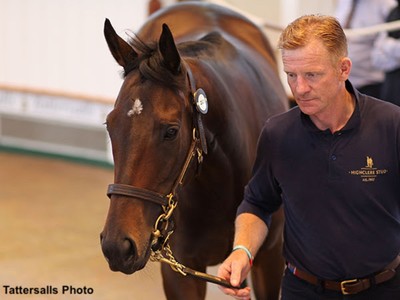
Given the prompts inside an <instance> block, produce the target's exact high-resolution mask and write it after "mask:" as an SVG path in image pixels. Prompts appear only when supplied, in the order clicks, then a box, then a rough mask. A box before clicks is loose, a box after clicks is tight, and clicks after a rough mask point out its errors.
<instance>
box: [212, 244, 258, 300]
mask: <svg viewBox="0 0 400 300" xmlns="http://www.w3.org/2000/svg"><path fill="white" fill-rule="evenodd" d="M250 268H251V266H250V262H249V258H248V257H247V254H246V253H245V252H244V251H234V252H232V253H231V254H230V255H229V257H228V258H227V259H226V260H225V261H224V262H223V263H222V265H221V266H220V267H219V269H218V276H219V277H222V278H224V279H226V280H228V281H229V282H230V283H231V285H232V286H235V287H239V286H240V285H241V283H242V282H243V281H244V280H245V279H246V277H247V275H248V273H249V271H250ZM219 288H220V289H221V291H222V292H223V293H225V294H226V295H229V296H233V297H234V298H236V299H240V300H249V299H250V287H245V288H241V289H232V288H227V287H223V286H219Z"/></svg>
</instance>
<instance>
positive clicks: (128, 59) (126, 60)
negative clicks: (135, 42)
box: [104, 19, 138, 74]
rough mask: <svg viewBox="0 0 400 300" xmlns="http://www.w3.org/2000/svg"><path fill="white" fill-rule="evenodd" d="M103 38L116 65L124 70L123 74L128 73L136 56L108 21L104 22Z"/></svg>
mask: <svg viewBox="0 0 400 300" xmlns="http://www.w3.org/2000/svg"><path fill="white" fill-rule="evenodd" d="M104 36H105V38H106V41H107V44H108V48H109V49H110V51H111V54H112V55H113V56H114V58H115V60H116V61H117V62H118V64H119V65H120V66H122V67H123V68H124V70H125V74H127V73H128V72H129V71H130V68H129V66H130V65H131V64H132V63H133V61H134V60H135V59H136V58H137V56H138V55H137V53H136V52H135V50H133V48H132V47H131V46H130V45H129V44H128V43H127V42H125V41H124V40H123V39H122V38H121V37H120V36H118V34H117V33H116V32H115V30H114V28H113V27H112V25H111V22H110V20H108V19H106V20H105V22H104Z"/></svg>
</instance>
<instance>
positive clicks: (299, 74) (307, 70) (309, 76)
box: [282, 40, 351, 116]
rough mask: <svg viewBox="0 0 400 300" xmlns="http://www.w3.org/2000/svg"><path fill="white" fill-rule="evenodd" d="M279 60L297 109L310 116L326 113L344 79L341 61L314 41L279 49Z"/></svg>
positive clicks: (344, 74) (335, 101)
mask: <svg viewBox="0 0 400 300" xmlns="http://www.w3.org/2000/svg"><path fill="white" fill-rule="evenodd" d="M346 59H347V58H346ZM282 60H283V67H284V71H285V73H286V74H287V81H288V84H289V86H290V89H291V91H292V93H293V96H294V98H295V100H296V103H297V104H298V106H299V108H300V109H301V111H302V112H303V113H305V114H307V115H310V116H313V115H315V116H319V115H321V114H323V113H324V112H326V113H329V111H330V108H332V107H334V105H335V103H337V100H338V96H340V95H341V94H340V93H339V91H340V90H341V89H342V88H343V85H344V82H345V80H346V79H347V75H348V72H343V60H342V61H338V62H336V63H335V62H333V59H332V55H331V54H330V53H329V52H328V51H327V50H326V48H325V47H324V45H323V44H322V43H321V42H320V41H317V40H314V41H311V42H310V43H308V44H307V45H306V46H304V47H302V48H298V49H294V50H286V49H284V50H282ZM350 66H351V63H350ZM350 66H349V67H350Z"/></svg>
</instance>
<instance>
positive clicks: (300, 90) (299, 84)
mask: <svg viewBox="0 0 400 300" xmlns="http://www.w3.org/2000/svg"><path fill="white" fill-rule="evenodd" d="M295 89H296V93H297V94H305V93H307V92H309V91H310V89H311V88H310V85H309V84H308V82H307V80H306V79H304V78H303V77H302V76H298V77H297V80H296V85H295Z"/></svg>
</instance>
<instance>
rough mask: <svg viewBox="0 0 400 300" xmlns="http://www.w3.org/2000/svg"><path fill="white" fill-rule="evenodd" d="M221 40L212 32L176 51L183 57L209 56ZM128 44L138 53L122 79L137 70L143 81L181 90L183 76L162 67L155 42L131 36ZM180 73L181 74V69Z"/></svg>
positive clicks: (184, 43) (183, 83)
mask: <svg viewBox="0 0 400 300" xmlns="http://www.w3.org/2000/svg"><path fill="white" fill-rule="evenodd" d="M222 41H223V38H222V36H221V34H220V33H217V32H212V33H209V34H207V35H206V36H204V37H203V38H201V39H200V40H197V41H190V42H183V43H180V44H178V45H177V47H178V51H179V53H180V55H181V59H183V57H182V56H185V57H193V56H195V57H197V58H199V57H201V56H211V55H212V53H213V51H215V47H216V46H218V45H220V44H221V43H222ZM128 42H129V44H130V45H131V47H133V49H135V51H137V53H138V58H137V59H136V60H135V62H133V63H132V64H131V65H130V66H129V68H127V69H126V70H125V73H124V77H126V76H127V75H128V74H129V73H130V72H131V71H133V70H135V69H138V70H139V72H140V75H141V77H142V79H143V80H151V81H154V82H157V83H160V84H163V85H166V86H168V87H171V88H176V89H182V88H183V87H184V85H185V76H179V74H178V76H177V74H172V73H171V72H170V71H169V70H168V69H167V68H166V67H165V66H164V65H163V60H162V57H161V54H160V51H159V50H158V43H157V42H150V43H145V42H143V41H142V40H141V39H140V38H139V37H138V36H136V35H135V36H131V37H130V39H129V41H128ZM180 72H183V70H182V68H181V70H180Z"/></svg>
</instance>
